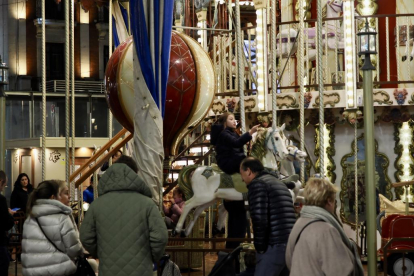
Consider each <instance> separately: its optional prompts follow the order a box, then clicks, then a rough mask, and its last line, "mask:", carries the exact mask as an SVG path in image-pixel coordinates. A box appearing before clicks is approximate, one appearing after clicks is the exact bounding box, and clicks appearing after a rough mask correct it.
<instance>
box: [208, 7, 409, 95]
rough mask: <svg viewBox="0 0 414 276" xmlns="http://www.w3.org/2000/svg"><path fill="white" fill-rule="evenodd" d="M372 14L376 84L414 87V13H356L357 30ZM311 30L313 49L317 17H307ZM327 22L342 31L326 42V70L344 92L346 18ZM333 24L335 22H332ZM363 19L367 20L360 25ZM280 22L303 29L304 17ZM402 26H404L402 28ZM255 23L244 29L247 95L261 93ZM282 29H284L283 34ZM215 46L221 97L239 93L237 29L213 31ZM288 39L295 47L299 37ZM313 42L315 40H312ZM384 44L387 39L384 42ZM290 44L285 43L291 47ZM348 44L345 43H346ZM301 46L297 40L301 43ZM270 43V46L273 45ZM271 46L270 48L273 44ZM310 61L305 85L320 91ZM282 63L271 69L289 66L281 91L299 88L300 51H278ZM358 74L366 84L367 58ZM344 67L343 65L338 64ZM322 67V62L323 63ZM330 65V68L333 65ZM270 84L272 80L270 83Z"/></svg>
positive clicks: (329, 81)
mask: <svg viewBox="0 0 414 276" xmlns="http://www.w3.org/2000/svg"><path fill="white" fill-rule="evenodd" d="M365 18H368V20H369V22H370V28H372V29H374V30H376V31H377V32H378V35H377V40H376V49H377V54H375V55H371V59H372V60H373V63H374V66H375V70H374V82H373V84H374V86H375V87H381V88H397V87H399V88H404V87H413V84H414V78H412V77H411V75H412V71H413V70H414V69H413V68H411V67H412V63H413V62H414V61H411V58H412V57H414V45H413V42H414V24H413V23H411V22H413V21H414V14H377V15H370V16H355V20H356V24H355V33H358V32H359V31H360V29H361V28H362V25H361V24H362V23H363V22H364V21H365ZM304 22H305V24H306V25H307V26H308V27H309V28H310V29H306V30H304V37H305V38H304V43H305V46H306V48H307V49H311V46H312V45H311V44H313V43H314V41H313V39H312V38H311V37H310V36H309V33H310V32H311V31H310V30H312V31H314V29H312V27H313V26H314V25H315V22H316V19H309V20H305V21H304ZM323 22H324V26H323V27H322V30H323V31H324V32H325V33H329V32H331V31H330V30H329V28H331V29H332V30H336V31H335V32H336V34H333V33H332V35H333V36H334V38H331V40H334V41H333V42H332V41H331V42H332V44H333V45H335V47H333V48H331V46H332V45H331V46H330V47H328V43H325V42H326V40H325V39H324V51H325V53H329V54H328V55H326V54H325V55H324V56H323V64H322V65H321V66H322V67H323V68H326V70H325V72H324V87H325V88H326V89H328V90H343V87H344V86H345V81H344V68H342V67H343V66H342V65H341V64H343V62H344V51H343V46H340V44H341V43H342V42H343V41H342V38H341V32H343V30H342V28H343V27H342V23H343V18H342V17H331V18H325V19H323ZM328 23H329V24H328ZM359 23H361V24H359ZM277 26H278V28H279V30H280V31H282V30H286V29H295V30H297V29H298V26H299V22H298V21H284V22H277ZM397 27H398V28H397ZM254 28H255V27H254V26H253V27H246V28H242V32H243V37H244V42H245V44H244V46H245V48H246V49H245V56H246V66H245V80H246V81H245V92H246V93H247V94H255V92H256V84H255V82H254V79H255V76H257V66H256V50H255V43H256V42H255V30H254ZM280 31H279V32H278V33H280ZM268 34H270V24H268ZM211 36H212V39H211V40H212V41H213V46H212V47H210V49H213V50H211V52H210V56H211V58H212V60H213V63H214V64H215V68H216V72H217V74H218V87H219V88H218V93H217V94H216V95H217V96H237V93H236V92H237V91H238V87H237V74H236V73H235V72H236V71H235V70H236V64H235V62H234V58H235V57H236V55H235V53H234V48H235V45H234V37H235V33H234V32H229V33H217V34H212V35H211ZM286 40H287V42H283V43H286V45H287V47H293V46H295V44H296V43H297V42H296V40H295V37H288V38H287V39H286ZM312 41H313V42H312ZM380 42H381V43H380ZM277 43H278V45H277V47H278V49H281V48H282V46H283V45H282V39H278V42H277ZM286 45H285V46H286ZM341 45H342V44H341ZM296 46H297V44H296ZM359 46H360V45H358V42H357V43H356V45H355V47H356V49H357V51H356V53H358V52H359V51H358V49H359V48H360V47H359ZM269 47H270V46H269ZM269 49H270V48H269ZM304 58H305V59H304V63H305V64H306V66H305V67H306V68H308V69H309V70H307V73H306V79H307V83H306V84H305V88H306V89H307V91H315V90H317V89H318V83H317V78H316V77H315V75H316V69H317V68H316V67H314V66H313V65H312V62H311V61H309V60H308V59H307V58H308V56H307V54H305V57H304ZM278 61H279V62H278V63H277V65H276V69H277V70H271V68H269V72H270V73H269V78H270V77H271V74H272V73H273V72H276V73H278V74H280V72H281V71H282V69H283V68H284V67H286V71H287V72H285V76H283V78H281V79H280V80H279V81H278V84H277V85H278V90H279V91H280V92H282V93H283V92H294V91H298V89H299V81H298V79H297V76H296V75H297V74H296V67H295V66H297V63H298V61H299V57H298V54H297V53H296V52H295V53H293V55H291V56H290V57H288V58H287V57H284V56H282V52H281V51H280V53H279V55H278ZM356 62H357V66H356V69H357V70H356V75H357V85H358V87H362V83H363V82H362V71H360V70H359V68H360V66H361V65H362V62H363V59H362V58H357V61H356ZM335 64H336V65H338V66H335ZM317 66H318V65H317ZM328 68H330V69H328ZM269 86H270V84H269ZM270 89H271V87H269V90H270Z"/></svg>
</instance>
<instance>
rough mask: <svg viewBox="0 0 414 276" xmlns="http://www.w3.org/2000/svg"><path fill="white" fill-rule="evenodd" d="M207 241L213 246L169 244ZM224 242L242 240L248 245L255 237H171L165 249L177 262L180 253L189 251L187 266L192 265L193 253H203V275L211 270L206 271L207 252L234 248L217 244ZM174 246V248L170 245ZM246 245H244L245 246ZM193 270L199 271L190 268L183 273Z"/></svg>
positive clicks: (226, 250)
mask: <svg viewBox="0 0 414 276" xmlns="http://www.w3.org/2000/svg"><path fill="white" fill-rule="evenodd" d="M197 241H198V242H205V243H211V244H212V248H176V246H177V245H169V244H171V243H178V244H180V243H181V245H183V244H184V242H197ZM218 242H220V243H223V242H240V243H246V245H248V244H247V243H249V244H251V243H252V242H253V239H250V238H244V239H241V238H237V239H236V238H234V239H227V238H211V239H210V238H169V239H168V244H167V247H166V248H165V251H166V252H167V253H171V260H172V261H173V262H175V260H176V255H177V254H178V253H187V265H188V266H187V267H191V265H190V264H191V261H192V260H191V259H192V254H191V253H203V260H202V266H201V267H200V268H201V269H202V273H203V276H205V275H206V272H207V273H208V274H209V273H210V271H206V259H205V258H206V255H207V254H206V253H218V252H228V253H230V252H232V251H233V250H234V249H226V248H218V246H217V245H216V243H218ZM170 246H173V247H174V248H172V247H170ZM243 247H244V246H243ZM246 250H249V248H247V246H246V248H243V249H242V252H243V251H244V252H245V251H246ZM191 272H194V273H199V272H198V271H192V270H191V269H188V270H187V271H186V272H185V273H183V274H182V275H185V274H187V275H191Z"/></svg>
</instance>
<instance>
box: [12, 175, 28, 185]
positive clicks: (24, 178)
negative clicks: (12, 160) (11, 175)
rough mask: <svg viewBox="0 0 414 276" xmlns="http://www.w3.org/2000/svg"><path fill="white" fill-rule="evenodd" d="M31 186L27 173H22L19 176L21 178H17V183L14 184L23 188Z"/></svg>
mask: <svg viewBox="0 0 414 276" xmlns="http://www.w3.org/2000/svg"><path fill="white" fill-rule="evenodd" d="M29 184H30V179H29V176H28V175H27V174H25V173H21V174H19V176H18V177H17V180H16V182H15V183H14V185H15V186H16V185H17V186H19V185H20V186H21V187H22V188H27V186H28V185H29Z"/></svg>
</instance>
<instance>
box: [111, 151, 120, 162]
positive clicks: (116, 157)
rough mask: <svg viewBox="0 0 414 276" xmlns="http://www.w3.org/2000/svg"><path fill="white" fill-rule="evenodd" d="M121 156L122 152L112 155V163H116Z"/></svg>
mask: <svg viewBox="0 0 414 276" xmlns="http://www.w3.org/2000/svg"><path fill="white" fill-rule="evenodd" d="M121 156H122V151H121V150H118V151H117V152H116V153H115V154H114V155H112V163H115V162H116V161H117V160H118V159H119V157H121Z"/></svg>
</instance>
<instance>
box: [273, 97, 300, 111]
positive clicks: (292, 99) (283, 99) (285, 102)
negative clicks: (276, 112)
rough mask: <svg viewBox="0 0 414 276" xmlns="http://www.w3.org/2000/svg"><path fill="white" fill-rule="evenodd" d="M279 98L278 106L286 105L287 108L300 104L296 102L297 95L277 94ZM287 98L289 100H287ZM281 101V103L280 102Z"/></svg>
mask: <svg viewBox="0 0 414 276" xmlns="http://www.w3.org/2000/svg"><path fill="white" fill-rule="evenodd" d="M276 99H277V101H276V102H277V107H278V108H280V109H281V108H282V107H284V106H286V108H298V107H299V104H298V103H297V102H296V97H295V96H292V95H286V96H276ZM286 99H287V100H286ZM289 101H290V102H289ZM279 102H281V103H279Z"/></svg>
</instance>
